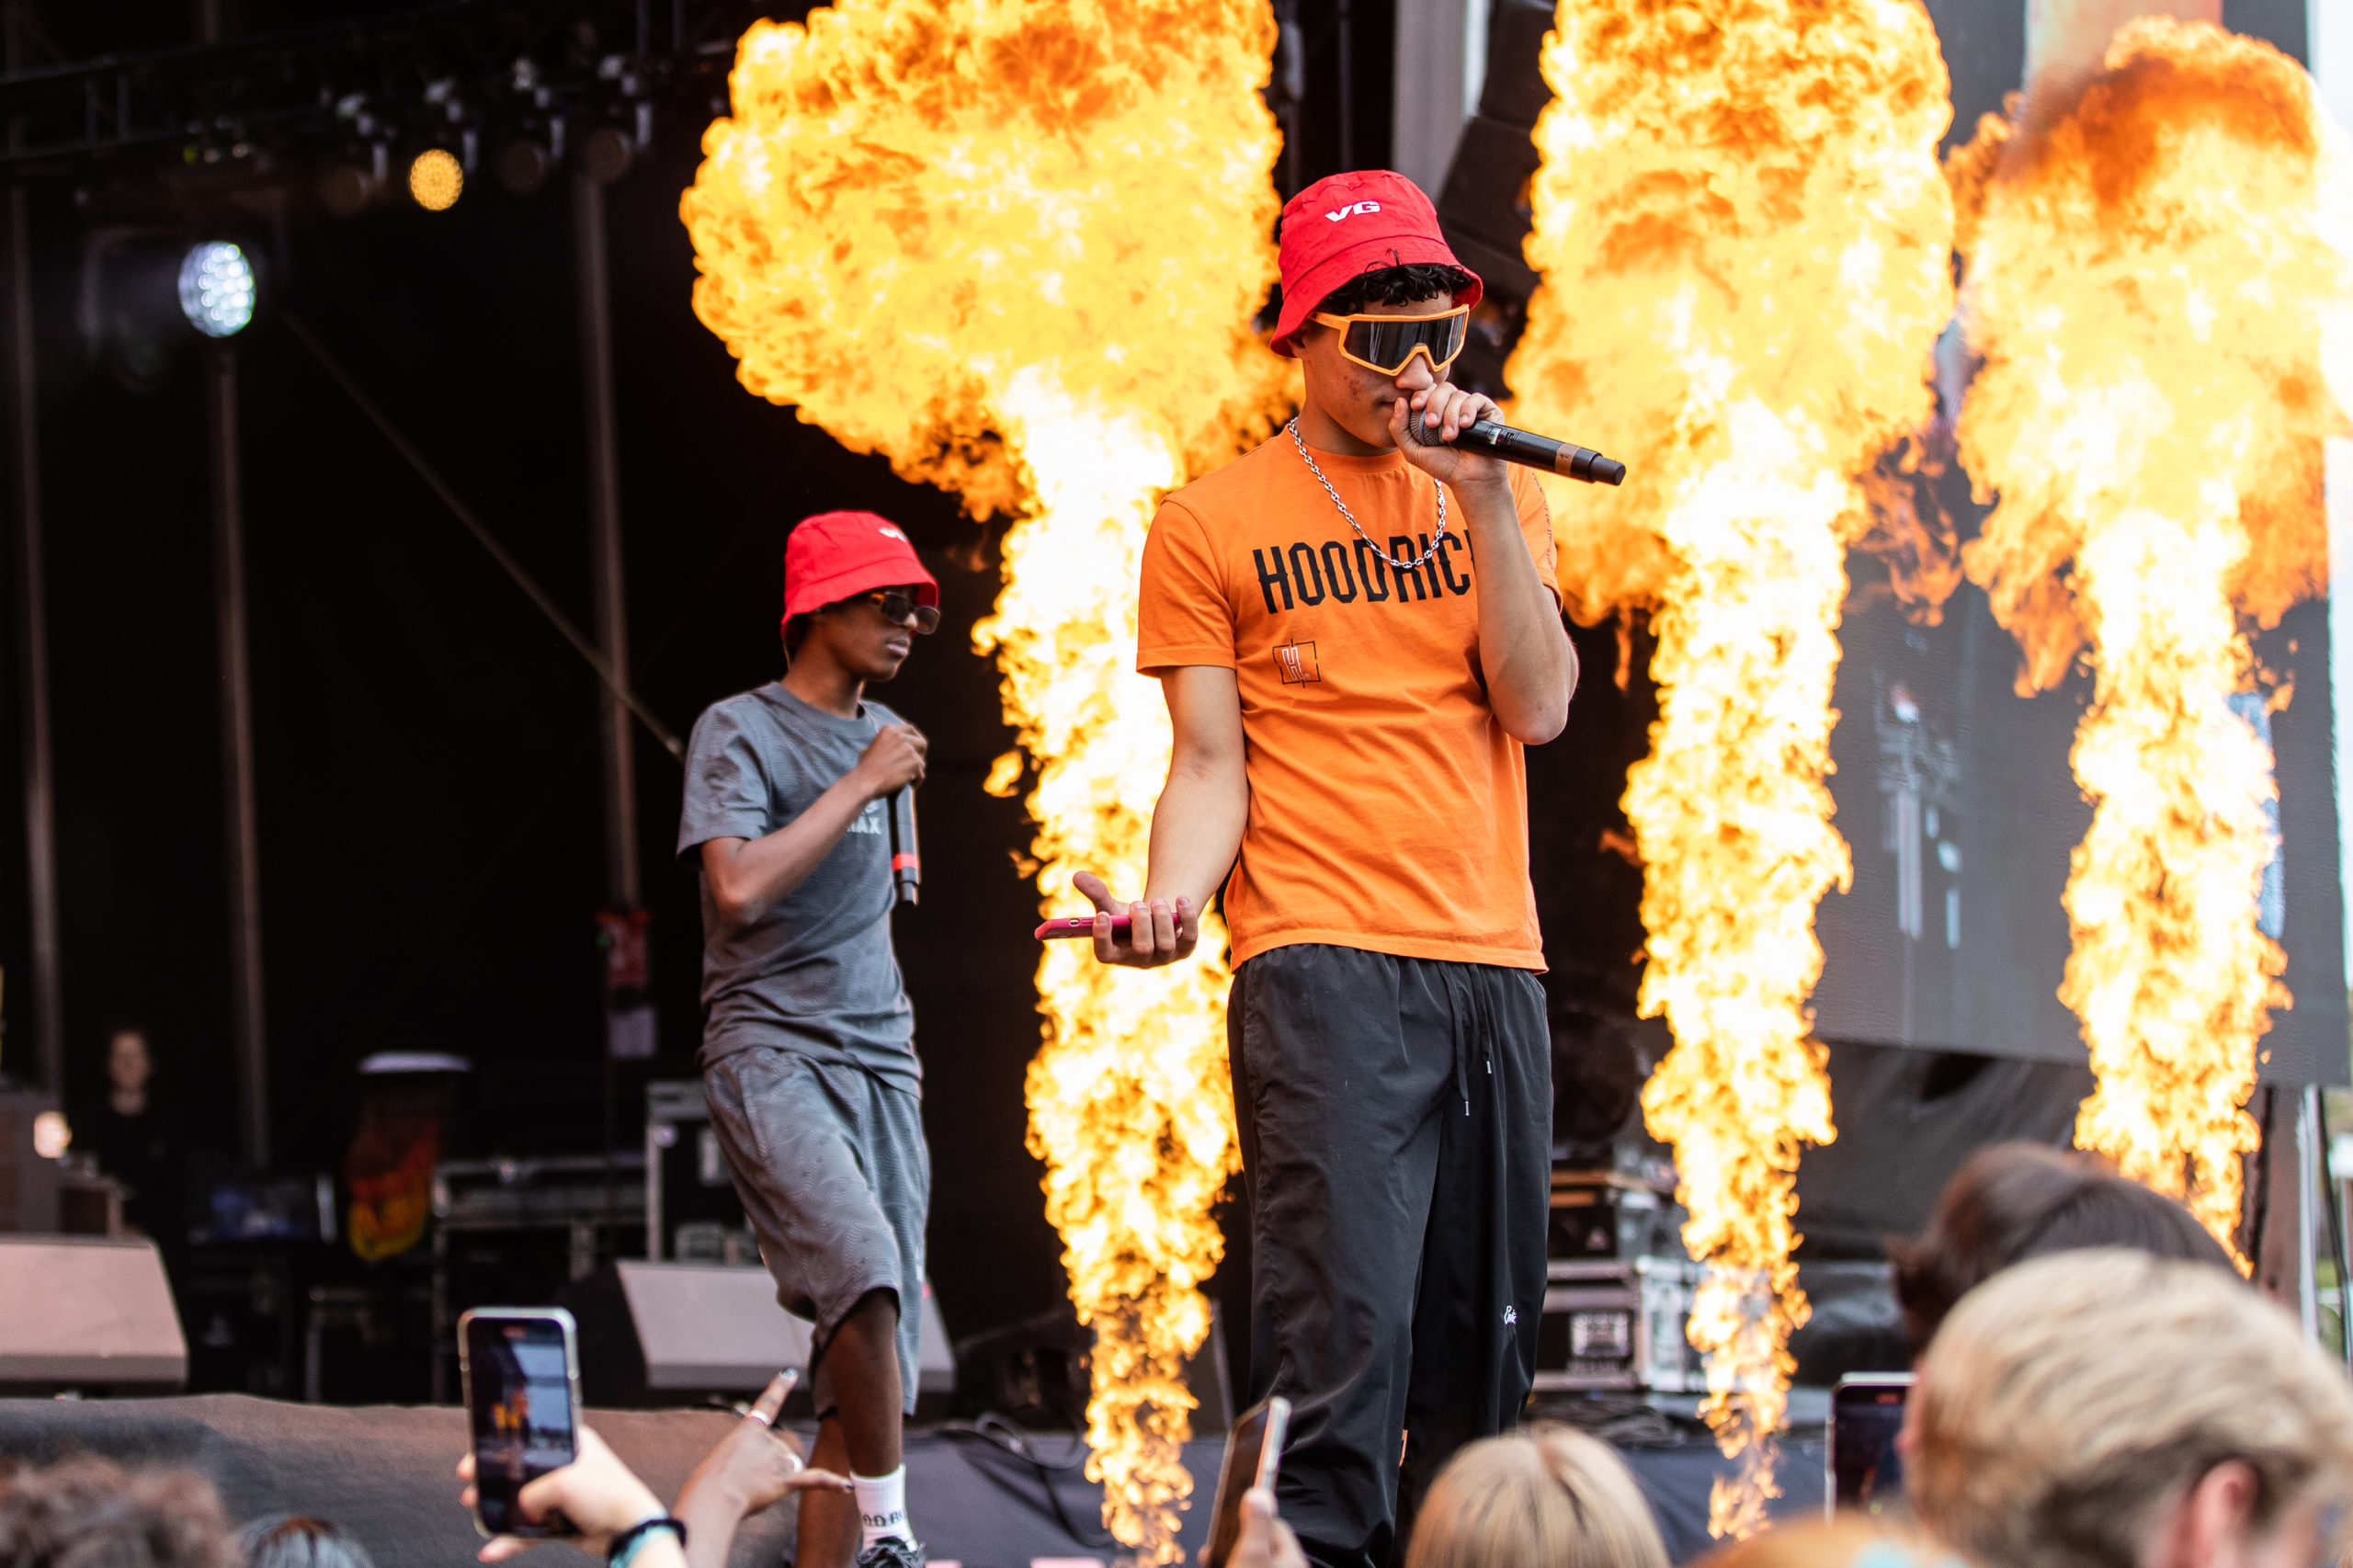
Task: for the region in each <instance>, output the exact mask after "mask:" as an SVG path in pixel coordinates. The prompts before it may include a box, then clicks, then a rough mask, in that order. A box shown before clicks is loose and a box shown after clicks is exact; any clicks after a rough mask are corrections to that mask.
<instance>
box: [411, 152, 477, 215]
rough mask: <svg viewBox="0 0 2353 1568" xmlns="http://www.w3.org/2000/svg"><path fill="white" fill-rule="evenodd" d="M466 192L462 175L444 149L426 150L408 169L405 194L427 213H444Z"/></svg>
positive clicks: (452, 158) (464, 177)
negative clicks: (412, 198)
mask: <svg viewBox="0 0 2353 1568" xmlns="http://www.w3.org/2000/svg"><path fill="white" fill-rule="evenodd" d="M465 188H466V171H465V170H464V169H463V168H462V167H460V165H459V163H458V160H457V158H456V156H455V155H453V154H452V153H449V151H448V150H447V149H446V148H441V147H427V148H426V150H425V151H424V152H422V153H418V154H417V155H416V158H415V161H414V162H413V163H411V164H410V165H409V166H408V193H409V195H411V196H413V197H415V199H416V204H417V205H418V206H419V207H422V208H424V209H425V210H426V211H427V212H447V211H448V210H449V209H450V208H452V207H455V206H456V205H457V204H458V198H459V196H460V195H461V194H462V193H463V192H464V190H465Z"/></svg>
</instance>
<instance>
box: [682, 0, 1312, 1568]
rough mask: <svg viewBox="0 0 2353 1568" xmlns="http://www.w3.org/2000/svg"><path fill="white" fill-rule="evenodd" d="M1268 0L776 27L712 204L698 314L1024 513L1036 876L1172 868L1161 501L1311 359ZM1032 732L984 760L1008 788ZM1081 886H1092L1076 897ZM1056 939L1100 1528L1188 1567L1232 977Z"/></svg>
mask: <svg viewBox="0 0 2353 1568" xmlns="http://www.w3.org/2000/svg"><path fill="white" fill-rule="evenodd" d="M1274 36H1275V33H1274V22H1273V17H1272V16H1271V14H1270V12H1269V11H1268V9H1267V5H1266V4H1265V0H988V3H985V4H984V3H983V0H946V3H944V4H941V3H936V0H847V3H846V4H843V5H840V6H834V7H831V8H826V9H820V10H817V11H813V12H812V13H811V14H810V17H809V19H808V22H807V24H806V25H805V26H798V25H790V24H787V25H781V26H777V25H770V24H767V23H756V24H754V26H753V27H752V28H751V30H750V31H749V32H747V33H746V34H745V37H744V40H743V42H742V45H741V48H740V51H739V52H738V55H737V59H736V63H735V69H734V72H733V75H732V77H731V78H730V86H731V88H732V91H733V117H732V118H730V119H721V120H718V121H717V122H715V123H714V124H713V125H712V126H711V127H710V131H708V132H707V133H706V134H705V136H704V140H703V151H704V153H705V160H704V163H703V165H702V167H701V169H700V171H699V173H698V175H697V176H696V180H695V185H694V187H693V188H692V189H691V190H689V191H688V193H687V195H686V198H685V199H684V201H683V203H682V205H681V210H682V215H683V216H684V218H685V220H686V222H687V226H688V230H689V232H690V233H692V235H693V239H694V244H695V250H696V256H697V261H698V264H699V267H700V268H701V277H700V278H699V280H698V282H697V284H696V287H695V301H694V302H695V312H696V313H697V314H698V315H699V317H700V318H701V319H702V321H703V323H704V324H706V325H708V326H709V327H710V329H711V330H712V331H713V332H715V333H717V334H718V335H720V337H722V339H723V340H725V342H726V343H727V345H728V347H729V348H730V350H731V351H732V352H733V353H734V354H735V355H736V357H737V358H739V359H740V360H741V362H742V363H741V367H740V370H739V375H740V377H741V379H742V381H743V382H744V384H745V386H746V387H747V388H749V389H750V390H751V391H753V392H756V393H758V394H760V395H761V396H763V397H767V398H769V399H771V400H772V401H775V402H778V403H793V404H797V405H798V406H799V409H800V416H801V418H802V419H804V420H807V421H810V422H813V423H815V424H818V425H821V426H824V428H825V429H826V430H828V431H829V432H831V433H832V434H833V435H834V436H835V437H836V438H837V439H839V440H840V441H842V443H843V444H844V445H846V446H847V447H849V448H851V449H854V450H858V451H879V452H881V453H883V454H885V455H886V456H888V457H889V458H890V460H891V462H892V466H893V467H894V468H895V469H896V470H897V471H898V472H900V473H902V474H903V475H905V476H906V477H908V478H911V479H919V480H926V481H929V482H931V483H937V484H939V485H942V486H944V487H946V488H948V489H950V490H952V491H954V492H956V493H957V494H960V495H961V496H962V498H963V501H964V504H965V506H966V508H967V509H968V510H969V511H971V512H972V515H973V516H974V517H986V516H988V515H990V514H992V513H998V512H1009V513H1012V514H1014V515H1015V516H1016V517H1017V518H1018V521H1017V523H1016V524H1015V526H1014V527H1013V528H1012V529H1011V531H1010V532H1009V533H1008V534H1007V535H1006V540H1005V588H1004V592H1003V595H1002V597H1000V598H999V600H998V601H997V608H996V613H995V615H994V616H993V617H992V618H991V619H989V620H987V621H986V622H984V623H983V625H982V626H981V627H980V628H979V630H978V631H977V633H976V641H977V642H978V643H979V645H980V647H981V648H982V650H983V652H994V653H996V654H997V656H998V660H999V665H1000V667H1001V669H1002V670H1003V672H1004V683H1003V688H1002V689H1003V697H1004V702H1005V711H1006V718H1007V720H1008V721H1009V722H1011V723H1012V724H1013V725H1014V726H1015V727H1016V729H1017V732H1018V733H1019V734H1020V738H1021V743H1022V745H1023V746H1024V747H1025V748H1026V750H1027V752H1028V754H1029V759H1030V764H1031V766H1032V767H1034V769H1035V773H1034V779H1033V781H1032V786H1031V790H1030V793H1029V802H1028V803H1029V809H1030V813H1031V815H1032V817H1033V819H1034V820H1035V821H1036V822H1037V824H1038V832H1037V836H1036V840H1035V843H1034V845H1033V852H1034V855H1035V858H1036V861H1037V877H1038V883H1039V887H1040V892H1041V894H1048V895H1051V894H1056V893H1063V890H1064V889H1066V888H1067V886H1068V882H1069V877H1070V874H1071V872H1073V871H1074V870H1076V869H1082V868H1084V869H1095V870H1097V871H1100V872H1102V873H1103V874H1104V875H1105V876H1106V877H1107V878H1108V879H1109V880H1110V881H1112V882H1113V883H1114V885H1115V886H1116V885H1122V884H1123V885H1124V886H1125V887H1127V888H1129V889H1140V888H1141V886H1142V881H1143V867H1144V850H1145V836H1146V831H1147V828H1148V826H1149V821H1150V819H1149V814H1148V813H1149V812H1150V809H1151V803H1152V801H1153V800H1154V797H1155V795H1156V794H1157V792H1158V790H1159V787H1160V784H1161V781H1162V778H1163V775H1164V774H1165V768H1166V765H1167V757H1168V745H1169V740H1168V725H1167V720H1166V716H1165V710H1164V708H1163V704H1162V702H1161V699H1160V695H1159V692H1158V690H1157V688H1156V687H1154V685H1153V683H1152V682H1150V681H1148V680H1145V679H1143V678H1142V677H1141V676H1136V675H1135V674H1133V673H1132V672H1131V670H1130V669H1129V667H1128V666H1129V663H1130V659H1131V652H1132V649H1133V647H1134V642H1135V591H1136V588H1135V585H1136V581H1137V562H1138V557H1139V554H1140V552H1141V551H1142V543H1143V538H1144V532H1145V529H1146V527H1147V526H1148V524H1149V523H1150V520H1151V517H1152V511H1153V507H1154V504H1155V502H1156V501H1157V499H1158V497H1159V496H1160V494H1162V493H1164V492H1165V491H1166V490H1167V489H1169V488H1171V487H1173V486H1175V485H1176V484H1179V483H1183V482H1184V481H1185V480H1186V479H1187V478H1188V477H1189V476H1191V475H1192V474H1195V473H1198V472H1203V471H1205V470H1206V469H1208V468H1211V467H1213V466H1215V465H1216V464H1217V463H1219V462H1221V461H1222V460H1225V459H1226V458H1228V457H1231V456H1232V455H1233V453H1234V452H1235V451H1236V450H1237V449H1239V448H1241V447H1242V446H1245V445H1246V444H1249V443H1250V442H1251V441H1253V440H1255V439H1256V438H1257V437H1260V436H1262V435H1263V434H1265V433H1266V432H1267V430H1268V429H1269V428H1270V422H1271V419H1272V417H1273V415H1274V414H1275V413H1276V411H1277V409H1278V407H1279V404H1280V403H1282V402H1283V401H1284V399H1283V395H1282V394H1283V392H1284V389H1285V388H1286V386H1287V385H1288V381H1287V379H1286V377H1287V367H1285V366H1283V364H1282V363H1281V362H1280V361H1279V360H1277V359H1275V358H1273V357H1272V356H1270V355H1268V354H1267V353H1266V352H1264V350H1263V349H1262V348H1261V347H1259V346H1258V345H1257V343H1256V341H1255V340H1254V339H1253V338H1252V336H1251V335H1250V332H1249V322H1250V318H1251V316H1252V313H1253V312H1255V311H1256V309H1257V307H1258V304H1259V302H1260V301H1261V300H1262V299H1263V298H1264V297H1265V294H1266V291H1267V286H1268V284H1269V283H1270V282H1271V281H1272V278H1273V275H1274V257H1273V248H1272V246H1271V244H1269V242H1268V236H1269V235H1270V234H1271V233H1272V232H1273V229H1274V220H1275V216H1276V211H1277V203H1276V199H1275V194H1274V190H1273V187H1272V185H1271V183H1270V181H1269V178H1268V171H1269V169H1270V168H1271V166H1272V164H1273V161H1274V156H1275V153H1276V146H1277V137H1276V131H1275V126H1274V122H1273V119H1272V118H1271V117H1270V116H1269V115H1268V114H1267V110H1266V108H1264V106H1263V105H1262V103H1261V101H1260V99H1259V97H1258V90H1259V88H1260V87H1261V86H1262V85H1264V84H1265V82H1266V80H1267V69H1268V59H1269V55H1270V52H1271V50H1272V46H1273V41H1274ZM1022 772H1023V765H1022V758H1021V756H1020V755H1019V754H1017V753H1015V754H1008V755H1007V756H1005V757H1002V758H1000V759H999V761H998V765H997V767H996V768H995V770H994V771H993V772H992V774H991V777H990V785H991V787H992V788H993V789H995V790H997V791H998V792H1000V793H1010V792H1011V791H1012V790H1014V789H1016V788H1017V786H1018V784H1019V782H1020V778H1021V775H1022ZM1064 896H1065V897H1066V896H1067V895H1066V894H1064ZM1204 926H1205V930H1204V932H1203V942H1202V946H1203V950H1204V955H1205V957H1204V959H1203V960H1201V961H1198V962H1196V963H1192V964H1188V965H1180V966H1177V967H1175V968H1172V969H1167V970H1162V971H1153V972H1149V973H1142V974H1139V973H1133V972H1129V971H1111V970H1106V969H1104V968H1102V967H1100V966H1098V965H1097V964H1096V963H1095V962H1094V960H1093V958H1092V956H1091V955H1090V954H1088V953H1086V952H1085V951H1083V950H1082V949H1081V946H1080V945H1079V944H1076V943H1063V944H1056V945H1053V946H1051V947H1050V948H1049V949H1048V950H1047V952H1046V954H1045V956H1044V958H1043V960H1041V962H1040V965H1039V969H1038V989H1039V995H1040V1012H1041V1013H1042V1014H1043V1015H1044V1017H1045V1024H1044V1029H1043V1033H1044V1039H1045V1044H1044V1048H1043V1049H1042V1050H1041V1051H1040V1053H1039V1055H1038V1057H1037V1059H1036V1060H1035V1061H1034V1062H1032V1063H1031V1065H1030V1069H1029V1081H1028V1097H1029V1111H1030V1130H1029V1146H1030V1148H1031V1150H1032V1152H1033V1153H1036V1154H1037V1155H1038V1156H1039V1157H1040V1158H1041V1159H1042V1160H1043V1161H1044V1162H1045V1164H1046V1167H1047V1174H1046V1179H1045V1190H1046V1211H1047V1215H1048V1218H1049V1219H1051V1221H1053V1223H1054V1225H1055V1227H1056V1228H1057V1230H1058V1231H1059V1232H1060V1233H1061V1234H1062V1237H1063V1245H1064V1251H1063V1264H1064V1267H1066V1268H1067V1270H1068V1272H1069V1275H1070V1288H1071V1295H1072V1299H1073V1301H1074V1302H1075V1303H1076V1305H1077V1307H1078V1311H1079V1315H1080V1317H1081V1319H1082V1320H1083V1321H1085V1322H1086V1323H1088V1324H1092V1325H1093V1326H1094V1328H1095V1331H1096V1335H1097V1344H1096V1353H1095V1357H1094V1363H1093V1380H1094V1392H1093V1398H1092V1399H1091V1400H1090V1402H1089V1404H1088V1407H1087V1415H1088V1438H1089V1441H1090V1443H1091V1444H1092V1445H1093V1449H1094V1452H1093V1457H1092V1458H1091V1459H1090V1460H1088V1468H1087V1474H1088V1476H1089V1477H1090V1478H1091V1479H1095V1480H1097V1481H1100V1482H1102V1483H1104V1518H1105V1521H1106V1523H1107V1524H1108V1526H1109V1527H1110V1528H1111V1530H1112V1532H1113V1533H1114V1534H1115V1535H1116V1536H1117V1537H1118V1539H1119V1540H1120V1541H1121V1542H1123V1543H1125V1544H1126V1545H1127V1546H1129V1547H1131V1548H1132V1549H1134V1551H1135V1552H1136V1554H1137V1556H1138V1557H1139V1558H1141V1559H1142V1560H1145V1561H1150V1562H1173V1561H1175V1559H1176V1556H1177V1549H1176V1509H1177V1508H1178V1507H1179V1506H1181V1505H1182V1503H1183V1501H1184V1499H1185V1498H1186V1497H1187V1495H1188V1494H1189V1492H1190V1490H1191V1483H1190V1481H1189V1479H1188V1476H1187V1473H1186V1471H1185V1470H1184V1468H1183V1466H1182V1464H1181V1463H1180V1462H1179V1453H1178V1449H1177V1445H1178V1444H1179V1443H1181V1442H1182V1440H1183V1439H1184V1437H1186V1435H1187V1434H1188V1429H1189V1419H1188V1412H1189V1411H1190V1409H1191V1408H1192V1405H1193V1400H1192V1398H1191V1396H1190V1395H1189V1394H1188V1392H1186V1389H1185V1386H1184V1382H1183V1378H1182V1371H1183V1365H1184V1361H1185V1358H1186V1357H1187V1356H1188V1354H1189V1353H1190V1352H1191V1351H1193V1350H1194V1349H1195V1348H1197V1347H1198V1346H1199V1344H1200V1342H1201V1339H1202V1337H1203V1335H1205V1334H1206V1333H1207V1331H1208V1327H1209V1311H1208V1307H1207V1304H1206V1302H1205V1301H1203V1299H1202V1297H1201V1294H1200V1291H1199V1285H1200V1283H1201V1281H1202V1280H1204V1279H1206V1278H1208V1277H1209V1275H1210V1273H1211V1271H1212V1270H1213V1269H1214V1268H1215V1267H1216V1266H1217V1263H1218V1260H1219V1257H1220V1256H1221V1255H1222V1239H1221V1238H1220V1236H1219V1235H1218V1233H1217V1230H1216V1227H1215V1226H1214V1225H1213V1224H1212V1223H1211V1220H1210V1208H1211V1204H1212V1203H1213V1202H1214V1201H1215V1199H1216V1198H1217V1196H1218V1194H1219V1192H1220V1190H1221V1188H1222V1187H1223V1185H1224V1183H1225V1180H1226V1178H1227V1176H1229V1174H1230V1173H1232V1172H1233V1169H1234V1168H1235V1166H1236V1154H1235V1145H1234V1135H1233V1125H1232V1116H1233V1108H1232V1098H1231V1091H1230V1089H1229V1087H1228V1084H1227V1077H1226V1065H1225V1051H1224V1041H1223V1034H1222V1018H1223V1005H1224V982H1225V978H1226V977H1225V972H1224V969H1223V966H1222V964H1221V963H1219V962H1217V961H1215V960H1213V959H1211V958H1210V957H1208V956H1207V955H1210V954H1214V953H1215V952H1216V951H1217V950H1218V949H1220V947H1221V946H1222V939H1223V938H1222V932H1220V931H1218V930H1216V929H1215V928H1214V926H1212V925H1211V923H1209V922H1204Z"/></svg>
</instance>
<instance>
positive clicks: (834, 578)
mask: <svg viewBox="0 0 2353 1568" xmlns="http://www.w3.org/2000/svg"><path fill="white" fill-rule="evenodd" d="M901 583H913V584H914V585H915V602H916V603H918V604H926V605H936V604H938V602H939V584H938V582H937V581H936V580H934V578H933V577H932V574H930V573H928V572H926V571H925V570H924V569H923V562H920V561H918V560H916V559H915V546H914V545H911V544H909V543H908V542H907V536H906V535H905V534H903V533H901V532H900V531H899V525H898V524H896V523H894V522H892V521H891V519H890V518H888V517H878V516H876V515H875V514H874V513H872V512H820V513H818V514H817V515H816V516H815V517H803V518H801V521H800V522H799V523H798V524H797V525H795V526H794V528H793V530H792V532H791V534H790V536H789V537H788V538H787V539H786V540H785V541H784V619H787V620H790V619H792V618H793V617H794V616H796V615H806V614H808V613H809V612H810V611H811V610H813V609H822V608H824V607H825V606H827V605H830V604H838V603H840V602H841V601H842V600H843V599H846V598H849V597H852V596H853V595H857V594H862V593H865V592H867V591H868V590H869V589H871V588H889V587H894V586H896V585H899V584H901Z"/></svg>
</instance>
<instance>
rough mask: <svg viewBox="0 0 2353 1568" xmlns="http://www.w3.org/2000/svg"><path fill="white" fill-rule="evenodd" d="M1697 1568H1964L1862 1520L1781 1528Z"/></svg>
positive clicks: (1845, 1516)
mask: <svg viewBox="0 0 2353 1568" xmlns="http://www.w3.org/2000/svg"><path fill="white" fill-rule="evenodd" d="M1693 1568H1965V1565H1964V1564H1963V1563H1962V1562H1961V1560H1960V1559H1959V1558H1957V1557H1954V1556H1952V1555H1951V1554H1949V1552H1947V1551H1944V1550H1943V1549H1942V1548H1940V1547H1938V1546H1935V1545H1933V1544H1931V1543H1929V1542H1927V1541H1923V1540H1915V1539H1914V1538H1912V1537H1911V1536H1908V1535H1904V1534H1899V1533H1897V1532H1896V1531H1894V1530H1892V1529H1890V1528H1887V1527H1886V1526H1885V1525H1884V1524H1883V1523H1881V1522H1880V1521H1878V1520H1874V1519H1871V1518H1869V1517H1865V1516H1863V1515H1860V1514H1853V1513H1842V1514H1840V1515H1839V1516H1838V1517H1836V1518H1834V1519H1812V1520H1806V1521H1803V1522H1798V1521H1785V1522H1779V1523H1776V1524H1775V1525H1774V1526H1773V1528H1771V1529H1768V1530H1759V1531H1757V1532H1756V1534H1755V1535H1753V1536H1750V1537H1749V1538H1748V1539H1747V1540H1736V1541H1731V1542H1728V1543H1727V1544H1725V1545H1723V1546H1720V1547H1718V1548H1717V1549H1716V1550H1715V1551H1711V1552H1709V1553H1708V1554H1707V1555H1706V1556H1705V1557H1702V1558H1701V1559H1699V1562H1697V1563H1695V1564H1694V1565H1693Z"/></svg>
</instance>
